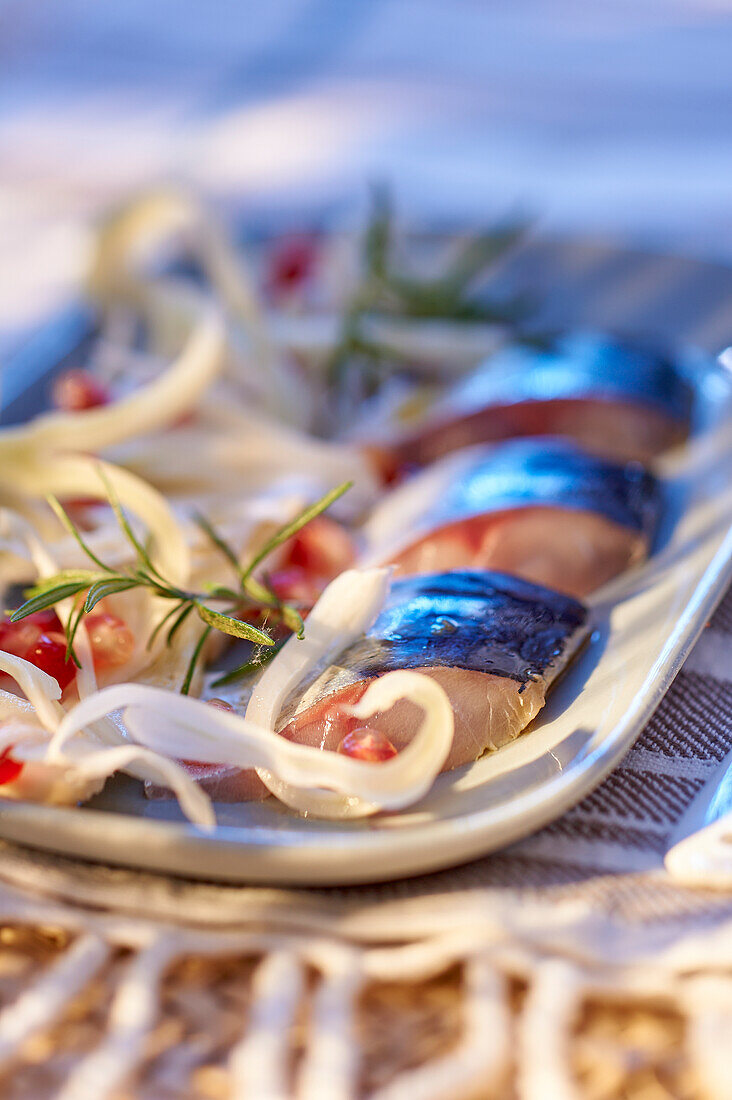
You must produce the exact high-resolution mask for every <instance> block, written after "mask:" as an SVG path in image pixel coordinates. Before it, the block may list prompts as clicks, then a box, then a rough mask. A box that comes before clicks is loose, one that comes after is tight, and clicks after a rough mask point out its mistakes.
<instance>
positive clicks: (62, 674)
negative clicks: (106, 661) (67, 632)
mask: <svg viewBox="0 0 732 1100" xmlns="http://www.w3.org/2000/svg"><path fill="white" fill-rule="evenodd" d="M19 656H23V657H25V659H26V661H30V663H31V664H32V665H35V666H36V668H40V669H41V671H42V672H47V673H48V675H49V676H53V678H54V680H56V681H58V686H59V687H60V688H61V690H62V691H65V690H66V688H67V687H68V686H69V684H70V683H71V681H72V680H73V679H74V677H75V676H76V665H75V664H74V662H73V661H72V660H71V659H69V660H68V661H67V660H66V638H65V637H64V635H63V634H61V633H59V632H57V631H52V632H49V633H48V634H41V635H40V637H39V638H38V640H37V642H36V643H35V644H34V645H33V646H31V647H30V649H28V651H27V652H26V653H24V654H19Z"/></svg>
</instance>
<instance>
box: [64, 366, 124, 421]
mask: <svg viewBox="0 0 732 1100" xmlns="http://www.w3.org/2000/svg"><path fill="white" fill-rule="evenodd" d="M51 396H52V399H53V403H54V405H55V406H56V408H57V409H61V410H62V412H86V410H87V409H96V408H99V406H100V405H108V404H109V401H110V394H109V390H108V389H107V387H106V386H105V385H104V383H103V382H100V380H99V379H98V378H95V377H94V375H93V374H90V373H89V371H86V370H78V369H77V370H67V371H64V373H63V374H60V375H59V377H58V378H57V379H56V380H55V382H54V384H53V389H52V391H51Z"/></svg>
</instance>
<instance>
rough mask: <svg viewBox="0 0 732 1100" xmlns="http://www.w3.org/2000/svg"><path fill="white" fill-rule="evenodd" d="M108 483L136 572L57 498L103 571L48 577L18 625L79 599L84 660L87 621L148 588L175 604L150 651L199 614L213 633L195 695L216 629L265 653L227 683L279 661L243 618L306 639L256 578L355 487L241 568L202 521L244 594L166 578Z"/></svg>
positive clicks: (195, 657)
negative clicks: (116, 563)
mask: <svg viewBox="0 0 732 1100" xmlns="http://www.w3.org/2000/svg"><path fill="white" fill-rule="evenodd" d="M102 476H103V475H102ZM104 484H105V489H106V492H107V497H108V499H109V503H110V506H111V508H112V510H113V512H114V514H115V517H116V519H117V523H118V524H119V527H120V530H121V531H122V532H123V534H124V535H125V537H126V539H127V541H128V542H129V543H130V545H131V547H132V549H133V551H134V554H135V563H134V566H133V567H132V568H130V569H128V570H117V569H113V568H111V566H109V565H107V564H106V563H105V562H104V561H102V560H101V558H99V557H98V556H97V555H96V554H95V553H94V552H93V551H92V550H91V548H90V547H89V546H88V544H87V543H86V540H85V539H84V536H83V535H82V534H81V532H80V531H79V530H78V528H77V527H76V526H75V524H74V523H73V521H72V520H71V519H70V517H69V515H68V513H67V512H66V511H65V510H64V508H63V506H62V505H61V503H60V502H59V501H58V500H57V499H56V498H55V497H49V498H48V500H49V503H50V505H51V507H52V508H53V510H54V512H55V513H56V515H57V516H58V518H59V520H60V521H61V523H62V524H63V526H64V527H65V528H66V530H67V531H68V532H69V534H70V535H72V537H73V538H74V539H75V540H76V542H77V543H78V545H79V546H80V547H81V549H82V550H83V551H84V553H85V555H86V556H87V557H88V558H89V559H90V561H91V562H92V563H93V564H94V565H96V566H97V569H96V570H91V569H65V570H62V571H61V572H60V573H56V574H55V575H54V576H52V577H46V578H44V579H43V580H42V581H39V583H38V584H36V585H34V586H33V587H32V588H29V589H28V590H27V591H26V593H25V595H26V601H25V603H23V604H22V605H21V606H20V607H19V608H18V609H17V610H16V611H14V612H13V613H12V615H11V616H10V621H11V622H19V621H20V620H21V619H24V618H26V617H27V616H28V615H32V614H33V613H34V612H37V611H43V610H45V609H46V608H49V607H54V606H55V605H57V604H59V603H62V602H63V601H64V600H67V599H73V600H74V601H75V602H74V606H73V608H72V611H71V614H70V615H69V617H68V621H67V624H66V640H67V658H68V657H69V656H70V657H72V658H73V659H74V660H76V656H75V654H74V648H73V647H74V638H75V637H76V633H77V631H78V629H79V626H80V624H81V622H82V620H83V617H84V615H87V614H89V613H90V612H91V611H93V609H94V608H95V607H96V605H97V604H98V603H99V601H100V600H103V599H105V598H106V597H107V596H112V595H116V594H117V593H120V592H127V591H129V590H131V589H133V588H146V589H148V590H149V591H151V592H152V593H153V594H154V595H156V596H159V597H161V598H162V599H164V600H170V601H171V602H172V604H173V606H172V607H171V608H170V610H169V611H167V612H166V613H165V615H163V616H162V617H161V619H160V620H159V621H158V622H157V623H156V624H155V626H154V628H153V630H152V632H151V634H150V637H149V639H148V642H147V646H148V648H150V647H152V645H153V644H154V642H155V640H156V639H157V637H158V636H159V634H160V632H161V631H162V630H163V629H164V628H165V627H166V626H167V627H168V633H167V636H166V645H170V644H171V642H172V641H173V639H174V638H175V636H176V634H177V632H178V631H179V630H180V628H181V627H182V625H183V623H184V622H185V621H186V620H187V619H188V618H189V617H190V616H191V615H192V614H194V613H195V614H196V615H197V616H198V618H199V619H200V620H201V622H202V623H203V624H204V626H205V629H204V630H203V631H202V632H201V635H200V637H199V639H198V642H197V644H196V646H195V648H194V651H193V654H192V656H191V659H190V662H189V664H188V668H187V669H186V673H185V676H184V679H183V685H182V687H181V692H182V693H183V694H184V695H186V694H187V693H188V692H189V691H190V686H191V683H192V680H193V676H194V673H195V670H196V667H197V665H198V662H199V661H200V659H201V655H202V653H203V648H204V645H205V642H206V640H207V638H208V637H209V635H210V634H211V631H212V630H218V631H220V632H221V633H222V634H228V635H229V636H230V637H233V638H240V639H242V640H245V641H249V642H253V643H254V644H255V645H256V646H257V647H258V648H257V650H256V651H255V656H254V657H253V658H252V660H250V661H248V662H246V664H244V665H241V666H240V667H239V669H235V670H233V672H231V673H228V674H227V677H226V682H227V683H229V682H231V680H232V679H238V678H239V677H240V676H243V675H245V674H246V673H247V672H248V671H253V670H254V669H255V668H256V667H259V666H260V665H261V664H263V663H264V659H263V658H262V657H261V656H260V654H262V653H264V652H268V653H269V652H271V653H272V654H274V653H275V652H276V651H277V649H278V648H279V647H278V645H277V644H276V642H275V639H274V637H273V636H272V635H271V634H270V633H269V632H268V631H267V630H264V629H262V628H260V627H259V626H257V625H255V623H254V622H250V621H248V618H245V617H242V616H243V615H247V616H248V617H249V618H255V617H260V616H261V614H262V612H264V613H265V621H267V619H269V618H271V619H272V620H273V621H274V622H275V623H276V624H278V625H281V626H284V627H286V628H287V629H289V630H291V631H292V632H293V633H295V634H297V635H298V637H302V636H303V631H304V624H303V620H302V616H301V615H300V613H299V611H298V610H297V609H296V608H295V607H291V606H290V605H289V604H285V603H283V602H282V600H280V599H279V598H278V596H277V595H276V593H275V592H274V591H273V590H272V588H271V587H269V586H268V585H267V584H266V583H263V582H262V581H260V580H259V579H258V578H256V577H255V576H254V572H255V570H256V569H257V568H258V567H259V566H260V565H261V564H262V562H264V561H265V559H266V558H267V557H268V556H269V555H270V554H271V553H272V552H273V551H274V550H276V549H277V548H278V547H279V546H281V545H282V544H283V543H284V542H286V541H287V540H288V539H289V538H291V537H292V536H293V535H294V534H296V533H297V532H298V531H300V530H301V529H302V528H303V527H304V526H305V525H306V524H308V523H310V521H311V520H312V519H314V518H315V517H316V516H319V515H320V514H321V513H322V512H324V511H325V510H326V508H329V507H330V506H331V504H333V503H334V502H335V501H336V500H338V498H339V497H341V496H342V495H343V494H344V493H345V492H346V491H347V490H348V489H349V488H350V487H351V482H344V483H343V484H342V485H339V486H338V487H337V488H336V489H333V490H332V491H331V492H329V493H326V494H325V496H323V497H321V498H320V500H318V501H316V502H315V503H314V504H312V505H310V506H309V507H307V508H305V509H303V511H302V512H300V514H299V515H298V516H296V518H295V519H294V520H291V521H290V522H289V523H286V524H285V525H284V526H283V527H281V528H279V530H277V531H276V532H275V533H274V534H273V535H272V536H271V538H269V539H268V540H267V542H266V543H265V544H264V546H263V547H262V548H261V549H260V550H259V551H258V552H257V553H256V554H255V555H254V556H253V557H252V558H251V559H250V560H249V561H247V562H246V563H241V562H240V561H239V559H238V557H237V555H236V552H235V551H234V550H233V549H232V547H231V546H229V544H228V543H227V542H226V540H225V539H224V538H223V537H222V536H221V535H220V534H219V533H218V532H217V531H216V530H215V528H214V527H213V525H212V524H211V523H210V521H209V520H207V519H206V517H205V516H197V517H196V522H197V523H198V525H199V527H200V528H201V529H202V530H203V531H204V533H205V534H206V535H207V536H208V538H209V539H210V540H211V542H212V543H213V545H214V546H215V547H216V548H217V549H218V550H219V551H220V552H221V553H222V554H223V556H224V557H225V558H226V559H227V561H228V562H229V564H230V565H232V567H233V568H234V570H235V572H236V575H237V581H238V587H236V588H229V587H225V586H221V585H212V586H210V588H209V590H208V591H207V592H194V591H188V590H186V589H182V588H180V587H179V586H177V585H175V584H173V583H171V582H170V581H169V580H167V579H166V577H165V576H163V574H162V573H161V572H160V571H159V569H158V568H157V567H156V566H155V564H154V562H153V561H152V559H151V558H150V555H149V553H148V551H147V549H146V548H145V546H144V544H143V542H142V541H141V540H140V539H139V538H138V537H137V535H136V534H135V532H134V531H133V529H132V526H131V525H130V522H129V520H128V518H127V516H126V515H125V512H124V509H123V508H122V505H121V504H120V501H119V498H118V497H117V494H116V492H115V490H114V488H113V486H112V485H111V484H110V483H109V482H108V481H107V480H105V482H104ZM82 597H83V598H82ZM212 601H213V602H216V603H219V604H223V605H224V607H223V608H216V607H212V606H211V602H212ZM77 663H78V662H77Z"/></svg>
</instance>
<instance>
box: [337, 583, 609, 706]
mask: <svg viewBox="0 0 732 1100" xmlns="http://www.w3.org/2000/svg"><path fill="white" fill-rule="evenodd" d="M587 628H588V613H587V610H586V608H585V607H584V606H583V605H582V604H581V603H579V602H578V601H577V600H574V599H572V598H571V597H570V596H563V595H561V594H560V593H558V592H553V591H551V590H550V589H548V588H542V587H541V586H539V585H536V584H532V583H530V582H529V581H523V580H519V579H517V578H516V577H509V576H507V575H505V574H502V573H495V572H482V571H479V570H456V571H455V572H450V573H433V574H425V575H420V576H414V577H403V578H400V579H397V580H395V581H394V582H393V583H392V586H391V589H390V591H389V595H388V597H387V600H386V603H385V605H384V607H383V609H382V611H381V613H380V614H379V616H378V618H377V619H376V621H375V623H374V624H373V626H372V627H371V629H370V630H369V631H368V633H367V635H366V636H365V637H364V638H363V639H361V640H360V641H358V642H356V643H355V644H354V645H352V646H351V647H350V648H349V649H348V650H346V652H345V653H344V654H343V655H342V656H341V658H339V662H338V663H339V666H340V667H341V668H345V669H349V670H351V672H353V673H356V675H357V677H358V678H365V677H370V676H378V675H380V674H381V673H383V672H389V671H392V670H394V669H400V668H430V667H448V668H463V669H470V670H473V671H476V672H488V673H492V674H493V675H496V676H503V677H508V678H509V679H512V680H517V681H519V682H520V683H527V682H529V681H531V680H540V679H541V680H546V681H550V680H552V679H553V678H554V677H555V676H556V675H557V674H558V672H559V671H561V669H562V668H563V667H564V665H565V664H566V663H567V660H568V659H569V657H570V656H571V654H572V653H573V652H574V651H575V649H576V648H577V645H578V642H579V640H581V639H582V638H583V637H584V636H585V635H586V633H587ZM338 686H340V685H338ZM332 688H333V684H332V682H331V683H330V684H329V686H328V690H332Z"/></svg>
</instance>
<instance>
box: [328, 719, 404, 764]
mask: <svg viewBox="0 0 732 1100" xmlns="http://www.w3.org/2000/svg"><path fill="white" fill-rule="evenodd" d="M338 752H339V753H341V754H342V755H343V756H350V757H351V759H352V760H365V761H367V762H368V763H369V764H383V762H384V761H385V760H391V758H392V757H393V756H396V754H397V751H396V749H395V748H394V746H393V745H392V743H391V741H390V740H389V738H388V737H387V736H386V734H385V733H382V732H381V730H373V729H368V727H367V726H359V727H358V728H357V729H355V730H352V731H351V733H347V734H346V736H345V737H344V738H343V740H342V741H341V743H340V745H339V746H338Z"/></svg>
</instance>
